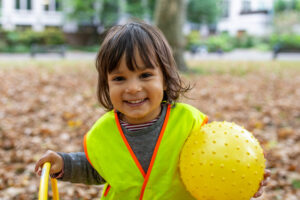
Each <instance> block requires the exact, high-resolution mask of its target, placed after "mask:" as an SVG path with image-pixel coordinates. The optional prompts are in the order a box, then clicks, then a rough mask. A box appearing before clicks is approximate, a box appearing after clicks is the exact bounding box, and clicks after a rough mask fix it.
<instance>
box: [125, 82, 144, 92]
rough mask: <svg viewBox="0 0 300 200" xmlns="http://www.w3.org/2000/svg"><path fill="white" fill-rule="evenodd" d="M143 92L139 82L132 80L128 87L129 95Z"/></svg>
mask: <svg viewBox="0 0 300 200" xmlns="http://www.w3.org/2000/svg"><path fill="white" fill-rule="evenodd" d="M141 90H142V86H141V83H139V81H136V80H132V81H130V82H128V85H127V87H126V92H127V93H136V92H140V91H141Z"/></svg>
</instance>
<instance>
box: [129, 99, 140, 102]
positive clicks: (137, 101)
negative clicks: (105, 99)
mask: <svg viewBox="0 0 300 200" xmlns="http://www.w3.org/2000/svg"><path fill="white" fill-rule="evenodd" d="M142 101H143V99H141V100H136V101H128V102H129V103H140V102H142Z"/></svg>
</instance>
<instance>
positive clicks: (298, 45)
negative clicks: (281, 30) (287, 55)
mask: <svg viewBox="0 0 300 200" xmlns="http://www.w3.org/2000/svg"><path fill="white" fill-rule="evenodd" d="M270 41H271V45H272V46H273V47H274V46H275V45H280V46H281V47H282V48H289V49H300V35H296V34H282V35H275V34H274V35H272V36H271V40H270Z"/></svg>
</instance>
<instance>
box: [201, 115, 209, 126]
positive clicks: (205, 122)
mask: <svg viewBox="0 0 300 200" xmlns="http://www.w3.org/2000/svg"><path fill="white" fill-rule="evenodd" d="M207 122H208V117H207V116H205V118H204V120H203V122H202V124H201V126H200V127H202V126H204V125H205V124H207Z"/></svg>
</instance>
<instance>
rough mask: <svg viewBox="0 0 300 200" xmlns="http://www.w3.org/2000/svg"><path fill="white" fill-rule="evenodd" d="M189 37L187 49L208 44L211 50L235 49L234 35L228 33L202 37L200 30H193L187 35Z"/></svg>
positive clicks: (207, 46) (208, 48)
mask: <svg viewBox="0 0 300 200" xmlns="http://www.w3.org/2000/svg"><path fill="white" fill-rule="evenodd" d="M186 39H187V46H186V49H187V50H192V48H195V47H200V46H206V48H207V50H208V51H209V52H216V51H219V50H222V51H226V52H227V51H231V50H232V49H233V45H232V37H230V36H229V35H228V34H221V35H214V36H210V37H208V38H207V39H204V38H200V36H199V32H198V31H192V32H191V33H190V34H189V35H187V37H186Z"/></svg>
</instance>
